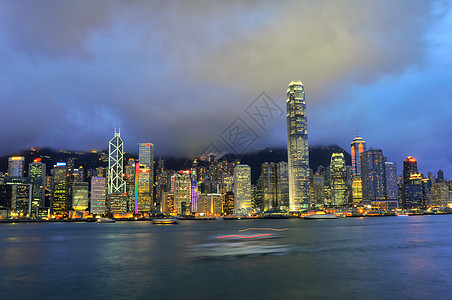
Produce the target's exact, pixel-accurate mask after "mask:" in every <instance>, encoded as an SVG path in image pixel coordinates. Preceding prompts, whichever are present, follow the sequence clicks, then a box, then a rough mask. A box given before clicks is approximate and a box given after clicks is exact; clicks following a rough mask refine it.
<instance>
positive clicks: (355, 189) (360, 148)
mask: <svg viewBox="0 0 452 300" xmlns="http://www.w3.org/2000/svg"><path fill="white" fill-rule="evenodd" d="M350 146H351V157H352V199H353V203H360V202H361V201H362V200H363V184H362V180H361V159H360V155H361V153H363V152H364V151H366V142H365V141H364V140H363V139H362V138H361V137H359V136H358V135H357V136H356V137H355V138H354V139H353V142H352V143H351V144H350Z"/></svg>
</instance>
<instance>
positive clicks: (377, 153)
mask: <svg viewBox="0 0 452 300" xmlns="http://www.w3.org/2000/svg"><path fill="white" fill-rule="evenodd" d="M360 160H361V180H362V186H363V190H362V191H363V200H367V201H383V200H385V188H384V183H385V161H386V158H385V157H384V156H383V151H382V150H380V149H373V148H370V149H369V150H367V151H364V152H363V153H361V155H360Z"/></svg>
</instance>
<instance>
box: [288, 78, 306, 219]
mask: <svg viewBox="0 0 452 300" xmlns="http://www.w3.org/2000/svg"><path fill="white" fill-rule="evenodd" d="M286 108H287V111H286V116H287V150H288V165H289V208H290V210H291V211H299V210H302V209H308V208H309V206H310V188H309V181H310V177H309V148H308V122H307V116H306V101H305V93H304V87H303V84H302V83H301V81H292V82H291V83H290V84H289V86H288V88H287V100H286Z"/></svg>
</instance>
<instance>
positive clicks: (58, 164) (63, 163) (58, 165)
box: [56, 162, 66, 167]
mask: <svg viewBox="0 0 452 300" xmlns="http://www.w3.org/2000/svg"><path fill="white" fill-rule="evenodd" d="M56 165H57V167H66V163H65V162H57V164H56Z"/></svg>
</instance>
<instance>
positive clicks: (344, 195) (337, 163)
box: [330, 153, 348, 206]
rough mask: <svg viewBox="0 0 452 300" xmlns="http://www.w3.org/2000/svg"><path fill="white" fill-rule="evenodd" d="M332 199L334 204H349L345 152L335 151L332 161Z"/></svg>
mask: <svg viewBox="0 0 452 300" xmlns="http://www.w3.org/2000/svg"><path fill="white" fill-rule="evenodd" d="M330 174H331V175H330V176H331V181H330V184H331V201H332V203H331V204H332V205H335V206H344V205H347V204H348V190H347V182H346V165H345V158H344V154H343V153H333V154H332V155H331V162H330Z"/></svg>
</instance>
